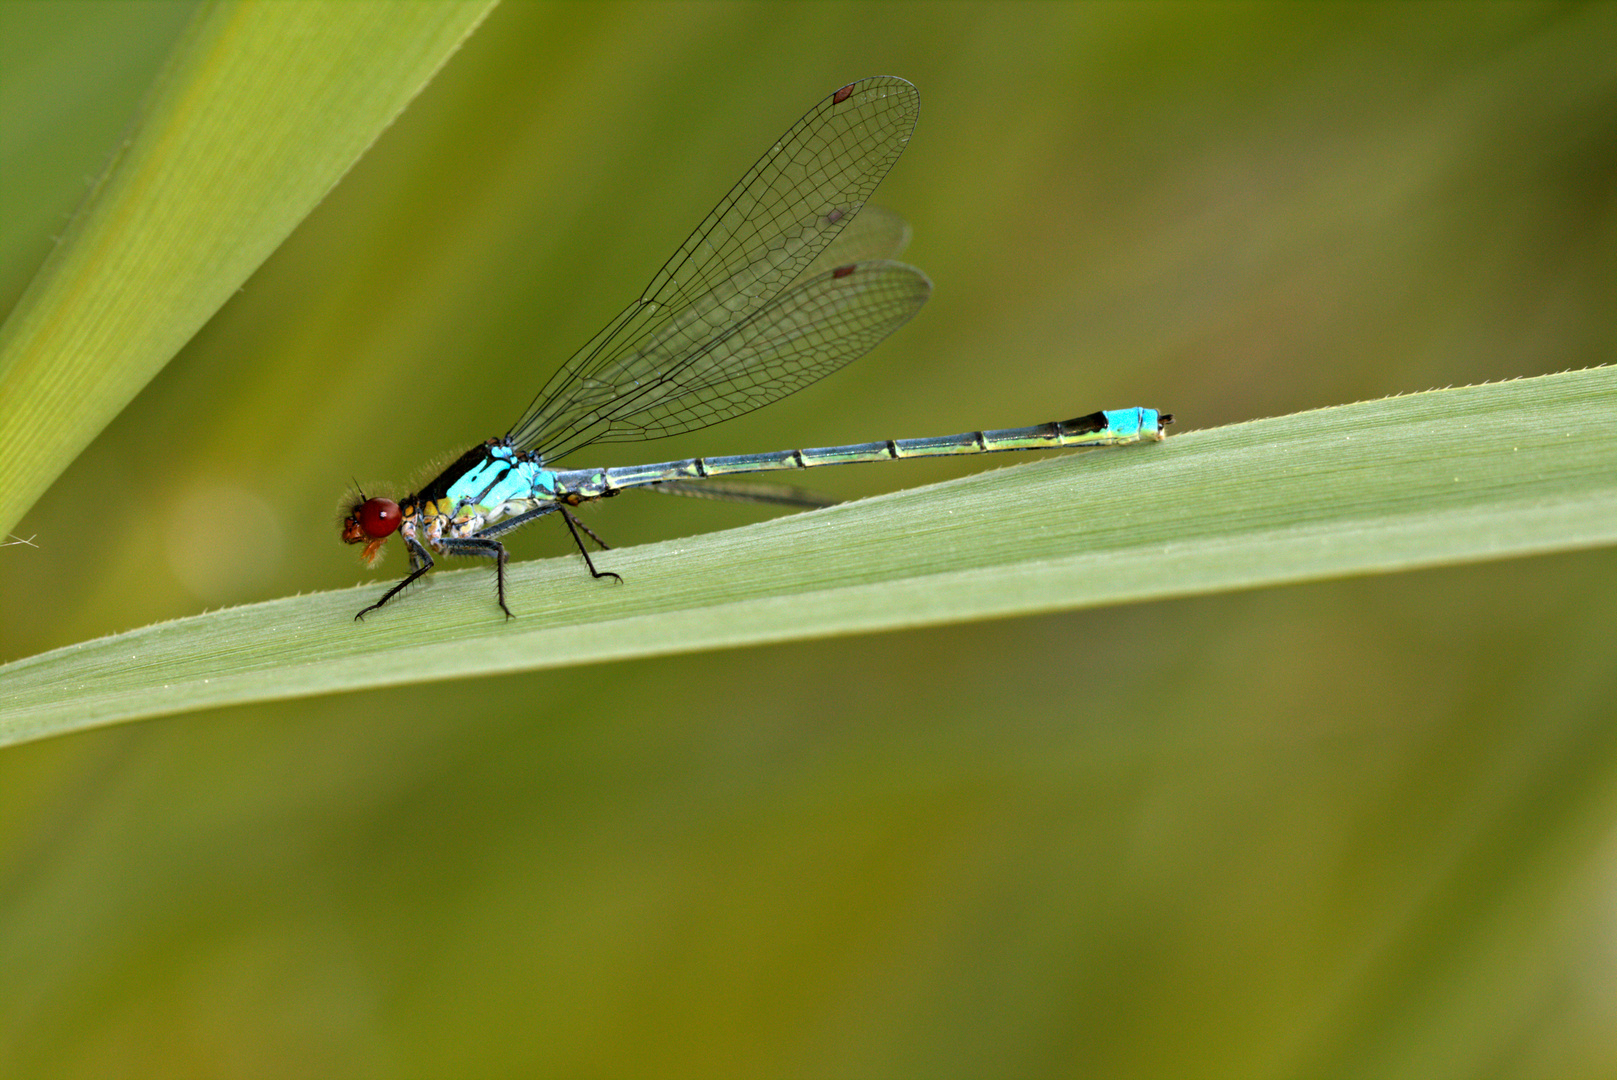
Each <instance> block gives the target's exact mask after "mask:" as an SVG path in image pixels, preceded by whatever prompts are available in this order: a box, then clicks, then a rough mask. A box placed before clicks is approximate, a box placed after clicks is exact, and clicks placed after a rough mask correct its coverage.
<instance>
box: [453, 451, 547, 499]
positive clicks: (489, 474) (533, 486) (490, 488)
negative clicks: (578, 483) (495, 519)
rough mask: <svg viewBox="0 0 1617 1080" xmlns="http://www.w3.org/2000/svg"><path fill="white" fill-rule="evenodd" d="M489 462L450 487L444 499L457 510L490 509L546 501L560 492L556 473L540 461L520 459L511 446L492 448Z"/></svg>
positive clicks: (474, 469)
mask: <svg viewBox="0 0 1617 1080" xmlns="http://www.w3.org/2000/svg"><path fill="white" fill-rule="evenodd" d="M488 454H489V456H488V459H487V460H485V461H483V462H481V463H480V464H478V465H477V466H476V467H475V468H472V469H469V470H467V471H466V473H465V474H463V475H462V476H461V477H460V479H458V480H456V481H455V482H454V483H453V484H451V485H449V490H448V491H447V492H446V493H445V495H444V497H445V498H446V499H448V500H449V503H450V505H452V506H454V507H456V508H457V509H458V508H460V507H466V506H480V507H483V508H485V509H488V510H493V509H494V508H496V507H499V506H503V505H505V504H506V503H508V502H513V501H517V500H522V499H546V498H549V497H551V496H553V495H555V493H556V480H555V478H556V474H555V473H554V472H553V471H551V470H550V469H547V468H545V467H544V466H543V465H540V464H539V463H538V462H537V461H531V460H524V459H522V458H519V457H518V456H517V454H516V452H515V451H514V450H512V449H511V448H510V447H509V446H498V445H496V446H491V447H489V451H488Z"/></svg>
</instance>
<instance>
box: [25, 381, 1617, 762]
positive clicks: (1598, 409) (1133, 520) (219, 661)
mask: <svg viewBox="0 0 1617 1080" xmlns="http://www.w3.org/2000/svg"><path fill="white" fill-rule="evenodd" d="M1614 395H1617V369H1613V368H1600V369H1596V370H1590V371H1583V372H1575V373H1568V374H1562V375H1554V376H1544V377H1540V378H1536V379H1524V380H1519V381H1516V382H1512V383H1505V384H1495V385H1489V386H1479V387H1470V388H1465V389H1451V390H1444V391H1438V392H1433V393H1427V394H1417V395H1412V396H1408V397H1402V398H1393V399H1388V400H1384V401H1377V402H1369V403H1364V404H1359V405H1352V406H1346V407H1342V408H1335V409H1326V410H1322V411H1318V412H1311V413H1303V414H1298V415H1295V416H1290V417H1285V418H1281V419H1277V420H1266V421H1259V422H1254V423H1249V424H1241V425H1236V426H1233V427H1228V428H1223V429H1218V430H1214V431H1206V432H1195V433H1191V434H1189V435H1187V436H1184V437H1180V438H1176V439H1171V440H1169V441H1168V442H1165V443H1163V444H1160V445H1151V446H1144V447H1138V448H1131V449H1129V450H1126V451H1111V452H1104V453H1094V454H1076V455H1068V456H1064V457H1061V458H1058V459H1054V460H1047V461H1044V462H1040V463H1038V464H1033V465H1029V466H1024V467H1018V468H1013V469H1007V470H999V471H994V472H990V473H986V474H980V475H977V476H974V477H971V478H968V479H965V480H960V481H955V482H952V483H947V484H941V485H935V486H933V487H930V488H925V489H918V490H914V491H909V492H901V493H899V494H896V495H891V496H886V497H881V498H875V499H868V500H864V501H862V502H859V503H855V504H850V505H847V506H843V507H837V508H833V509H831V510H828V511H818V512H814V513H809V514H801V515H796V516H792V517H787V518H783V519H778V520H775V521H771V522H767V523H764V524H761V525H755V526H750V527H747V528H741V529H734V530H730V531H729V532H725V533H720V534H713V535H708V536H704V537H700V538H698V539H694V540H685V541H678V542H669V543H660V544H652V545H647V546H645V547H642V548H638V549H633V550H626V551H617V552H612V553H611V554H610V555H605V556H602V560H603V563H604V564H605V565H607V566H609V567H610V568H611V569H613V570H614V571H616V572H619V573H621V574H622V575H623V577H624V583H623V584H622V585H621V586H613V585H608V584H604V583H597V582H592V581H591V580H589V579H588V578H587V577H586V576H584V575H583V574H582V572H581V568H580V567H579V566H578V565H577V561H576V559H571V558H565V559H552V560H546V561H541V562H533V563H527V564H523V565H518V566H515V567H513V569H512V571H511V574H510V583H509V596H510V603H511V604H512V606H513V608H514V609H515V610H516V611H518V612H519V613H520V617H519V618H517V619H515V620H514V621H510V622H507V621H506V620H505V619H504V618H503V617H501V616H500V614H499V611H498V609H497V608H496V607H495V606H494V603H493V597H492V595H491V594H492V582H491V581H490V580H489V578H490V575H489V573H488V571H486V570H471V571H463V572H458V573H454V572H451V573H439V574H437V575H436V576H435V578H434V579H432V581H431V585H430V586H429V587H425V588H419V589H417V590H415V591H414V592H413V593H412V594H410V595H408V596H405V597H403V598H402V599H401V600H399V601H397V602H395V603H394V604H392V605H390V606H389V607H388V608H386V609H383V610H382V611H380V612H377V613H374V614H373V615H371V616H370V617H369V618H368V620H367V621H365V622H363V623H357V624H356V623H354V622H353V621H352V618H351V616H352V613H353V612H354V611H355V610H357V609H358V608H359V607H361V606H364V605H365V604H367V603H368V602H370V600H371V599H373V598H374V596H375V595H376V594H377V592H378V590H379V588H380V586H371V587H366V588H360V589H348V590H343V591H340V592H329V593H324V594H320V595H314V596H300V597H294V598H290V599H286V600H279V601H274V602H271V603H264V604H254V605H250V606H246V607H241V608H234V609H229V610H225V611H218V612H213V613H210V614H207V615H201V616H197V617H195V618H190V619H181V620H177V621H175V622H171V623H166V624H162V625H158V626H153V627H148V628H146V629H143V630H138V631H134V632H132V633H127V634H119V635H116V636H113V637H109V638H104V639H101V640H99V641H93V642H88V643H86V644H83V645H78V646H73V647H71V648H67V649H61V650H57V651H55V652H52V653H48V654H45V655H42V656H38V657H34V658H31V659H27V660H23V661H19V662H16V663H13V664H10V665H7V666H6V667H4V668H0V693H3V695H4V699H5V701H6V705H5V708H4V710H3V711H0V742H19V741H24V740H27V739H34V738H40V737H43V736H46V735H51V734H56V733H59V732H64V731H71V730H76V729H79V728H84V727H90V726H95V725H99V724H106V723H112V722H115V721H119V720H127V719H133V718H136V717H142V716H153V715H157V714H161V713H175V712H181V711H186V710H190V709H198V708H204V707H208V706H215V705H222V704H230V703H238V702H246V701H258V700H266V699H274V698H287V697H298V696H307V695H313V694H322V693H330V692H333V691H341V690H354V689H359V688H362V687H375V686H382V685H388V684H399V683H417V682H425V681H429V680H434V679H447V678H458V677H464V676H470V675H483V674H491V673H495V672H509V671H518V670H526V669H535V668H546V667H557V666H562V665H569V664H582V663H590V662H595V661H601V660H614V659H623V658H628V657H636V656H651V655H658V654H667V653H673V652H686V651H692V650H697V649H711V648H719V647H726V646H737V645H751V644H759V643H765V642H779V641H787V640H793V639H801V638H812V637H824V636H829V635H834V634H848V633H860V632H869V631H875V630H891V629H895V628H900V627H914V626H925V625H933V624H938V623H945V622H958V621H965V620H970V619H982V618H991V617H1002V616H1009V615H1025V614H1031V613H1035V612H1044V611H1053V610H1059V609H1065V608H1077V607H1087V606H1094V605H1099V604H1108V603H1119V602H1126V601H1136V600H1146V599H1159V598H1164V597H1171V596H1184V595H1189V594H1196V593H1211V592H1217V591H1223V590H1230V589H1240V588H1251V587H1254V586H1260V585H1273V584H1279V583H1283V582H1296V581H1305V580H1311V579H1319V578H1326V577H1334V576H1342V575H1348V574H1364V573H1376V572H1389V571H1396V570H1407V569H1413V568H1416V567H1425V566H1435V565H1442V564H1450V563H1460V562H1468V561H1475V560H1481V559H1491V558H1501V557H1506V556H1512V555H1525V554H1533V553H1541V552H1549V551H1564V550H1572V549H1578V548H1585V547H1591V546H1595V545H1600V544H1610V543H1612V542H1613V541H1614V540H1617V470H1614V469H1612V467H1611V465H1612V462H1613V461H1614V460H1617V417H1614V416H1613V414H1612V410H1611V408H1610V404H1611V401H1612V400H1613V397H1614Z"/></svg>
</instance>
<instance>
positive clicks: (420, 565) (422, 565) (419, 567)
mask: <svg viewBox="0 0 1617 1080" xmlns="http://www.w3.org/2000/svg"><path fill="white" fill-rule="evenodd" d="M404 543H405V545H406V548H407V550H408V551H409V552H410V573H409V575H408V576H407V577H405V579H404V580H403V581H401V582H399V583H398V584H397V585H395V586H393V587H392V588H391V589H389V590H388V591H387V592H385V593H383V594H382V598H381V599H380V600H378V601H376V603H374V604H372V605H371V606H370V607H368V608H365V609H363V610H362V611H360V613H359V614H358V615H355V616H354V621H355V622H360V621H361V620H363V619H364V618H365V616H367V615H369V614H370V613H371V612H373V611H375V610H376V609H377V608H379V607H381V606H382V605H383V604H385V603H387V602H388V601H389V600H391V599H393V598H394V597H395V596H397V595H399V593H401V592H403V591H404V590H405V589H406V588H407V587H409V585H410V583H411V582H413V581H415V580H416V578H419V577H420V576H421V575H422V574H425V573H426V572H427V571H428V570H431V569H432V556H431V555H428V554H427V549H426V548H424V547H422V546H421V544H420V543H419V542H417V541H415V540H412V539H409V538H406V539H405V541H404ZM501 606H502V607H503V606H504V605H503V604H502V605H501Z"/></svg>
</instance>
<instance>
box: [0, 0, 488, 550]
mask: <svg viewBox="0 0 1617 1080" xmlns="http://www.w3.org/2000/svg"><path fill="white" fill-rule="evenodd" d="M491 6H492V0H489V2H483V3H465V4H435V3H405V4H401V3H391V2H389V3H349V2H343V3H329V2H312V3H299V4H238V3H226V4H218V5H214V6H208V7H205V8H203V9H202V10H201V11H200V12H199V14H198V15H197V17H196V19H195V20H194V22H193V23H192V25H191V26H190V28H189V29H188V31H187V32H186V34H185V35H184V37H183V38H182V40H181V42H180V43H179V45H178V46H177V47H176V49H175V52H174V54H173V56H172V57H171V58H170V60H169V63H168V64H167V66H166V67H165V68H164V70H163V73H162V74H161V75H160V76H159V78H158V80H157V83H156V84H155V86H154V87H153V89H152V92H151V95H150V97H149V98H148V100H147V102H146V105H145V107H144V108H143V110H142V111H141V115H140V116H139V117H138V118H137V120H136V122H135V124H134V127H133V129H132V130H131V132H130V135H129V138H128V139H127V140H126V142H125V143H124V145H123V147H122V148H121V150H120V151H119V153H118V154H117V155H115V157H114V158H113V160H112V163H111V164H110V165H109V167H108V169H107V172H106V174H105V175H104V176H103V177H102V179H101V181H100V182H99V183H98V184H97V186H96V188H95V190H94V191H93V192H92V193H91V194H90V196H89V197H88V199H87V200H86V202H85V204H84V206H83V207H82V208H81V209H80V211H79V213H78V214H77V216H76V217H75V218H74V220H73V222H72V224H71V225H70V226H69V228H68V230H67V233H66V235H65V236H64V237H63V240H62V243H61V244H60V246H59V247H57V249H56V250H55V251H54V252H53V254H52V255H51V257H50V258H49V259H48V260H47V261H46V263H45V266H44V268H43V269H42V270H41V271H40V273H39V275H38V276H37V277H36V278H35V280H34V282H33V284H32V285H31V286H30V288H29V290H28V292H27V293H26V294H25V295H24V296H23V298H22V299H21V300H20V301H19V302H18V304H17V306H16V308H15V309H14V310H13V311H12V313H11V315H10V317H9V318H8V319H7V321H6V323H5V325H4V327H0V534H4V533H6V532H7V531H9V530H10V528H11V526H12V525H13V524H15V523H16V521H17V520H18V519H19V518H20V517H21V516H22V514H23V513H24V512H25V511H26V510H27V509H28V508H29V507H30V506H32V505H33V503H34V501H35V500H36V499H37V498H38V497H39V495H40V493H41V492H43V491H44V490H45V488H46V487H48V486H49V485H50V483H51V482H52V481H53V480H54V479H55V478H56V477H57V476H58V475H59V474H60V473H61V471H62V469H63V468H65V467H66V466H67V464H68V463H69V462H71V461H72V460H73V458H74V457H76V456H77V455H78V453H79V452H80V451H81V450H83V449H84V447H85V446H86V445H88V444H89V442H90V440H92V439H93V438H95V436H96V435H97V434H98V433H99V432H100V431H101V430H102V428H104V427H105V426H106V425H107V423H108V422H109V421H110V420H111V419H112V418H113V417H114V416H116V415H117V414H118V412H119V411H120V410H121V409H122V408H123V407H124V406H125V405H126V404H127V403H128V402H129V400H130V399H131V398H133V397H134V396H135V394H136V393H138V392H139V391H140V389H141V387H143V386H145V385H146V383H147V382H148V381H150V380H151V378H152V376H154V375H155V374H156V373H157V372H158V371H159V370H160V369H161V368H162V367H163V365H164V364H166V363H167V362H168V361H169V359H170V358H171V357H173V356H174V354H175V353H176V352H177V351H178V350H179V349H180V347H181V346H183V345H184V344H185V343H186V342H187V341H188V340H189V339H190V338H191V336H192V335H193V334H195V333H196V332H197V330H198V329H199V328H200V327H201V326H202V325H203V323H205V322H207V321H208V319H209V318H211V317H212V316H213V314H214V312H215V311H217V310H218V309H219V307H220V306H221V305H222V304H224V302H225V301H226V300H228V299H229V298H230V297H231V295H233V294H234V293H235V292H236V291H237V290H238V289H239V288H240V287H241V285H242V283H243V282H244V281H245V280H246V279H247V278H248V276H249V275H251V274H252V273H253V271H254V270H256V269H257V268H258V266H259V264H260V263H262V262H263V261H264V259H265V258H266V257H268V255H269V254H270V252H272V251H274V250H275V249H276V247H278V246H279V245H280V244H281V242H282V241H283V240H284V239H285V238H286V236H287V234H289V233H290V232H291V231H292V229H293V228H295V227H296V226H297V224H298V222H300V221H302V220H303V218H304V217H305V216H306V215H307V214H308V213H309V211H310V210H311V209H313V207H314V206H315V205H316V204H317V203H318V202H319V201H320V200H321V199H322V198H323V197H324V196H325V194H326V193H327V192H328V191H330V190H331V188H332V186H333V185H334V184H336V183H337V181H338V180H339V179H340V178H341V177H342V175H343V174H344V173H345V172H347V171H348V169H349V167H350V166H352V165H353V163H354V162H355V161H356V160H357V159H358V158H359V156H360V155H361V154H362V153H364V152H365V150H366V148H367V147H369V146H370V145H371V144H372V143H373V142H374V141H375V140H376V137H377V136H378V135H379V134H380V133H381V132H382V130H383V129H384V128H386V127H387V125H388V124H389V123H391V122H392V120H393V119H394V117H396V116H397V115H398V114H399V112H400V110H402V109H403V108H404V107H405V105H406V104H408V103H409V101H410V99H411V98H413V97H414V96H415V95H416V94H417V93H418V92H419V91H420V90H421V88H422V87H423V86H425V85H426V83H427V81H428V80H429V79H431V77H432V76H433V74H434V73H435V72H436V71H437V70H438V69H439V68H440V67H441V66H442V65H443V63H444V62H445V61H446V60H447V59H448V58H449V56H450V55H451V54H452V53H453V52H454V51H455V49H456V47H457V46H458V45H459V44H460V43H461V42H462V41H463V40H464V39H465V37H466V35H467V34H469V33H470V32H471V31H472V30H473V29H474V28H475V27H476V26H477V24H478V23H479V22H480V21H481V20H482V18H483V16H484V15H485V14H486V13H487V12H488V10H489V8H490V7H491Z"/></svg>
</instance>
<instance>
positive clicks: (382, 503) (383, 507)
mask: <svg viewBox="0 0 1617 1080" xmlns="http://www.w3.org/2000/svg"><path fill="white" fill-rule="evenodd" d="M354 517H355V518H356V519H357V520H358V521H359V527H360V528H361V529H363V530H364V531H365V535H366V536H368V537H370V538H371V539H372V540H381V539H384V538H386V537H389V536H392V535H393V534H394V533H395V532H397V531H398V528H399V525H400V523H401V522H403V521H404V516H403V515H402V514H400V513H399V504H398V503H396V502H394V501H393V500H392V499H366V500H365V503H364V505H362V506H361V507H360V508H359V509H358V510H357V511H355V513H354Z"/></svg>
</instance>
